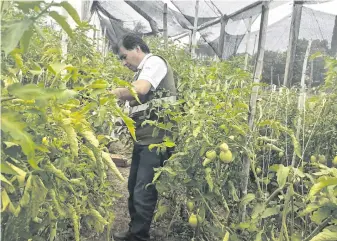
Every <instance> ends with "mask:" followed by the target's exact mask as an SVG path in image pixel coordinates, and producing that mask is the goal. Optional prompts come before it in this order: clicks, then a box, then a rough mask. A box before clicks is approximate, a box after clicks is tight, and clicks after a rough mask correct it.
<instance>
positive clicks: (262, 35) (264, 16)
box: [241, 2, 269, 222]
mask: <svg viewBox="0 0 337 241" xmlns="http://www.w3.org/2000/svg"><path fill="white" fill-rule="evenodd" d="M268 15H269V2H264V3H263V4H262V13H261V24H260V32H259V43H258V50H257V61H256V65H255V68H254V83H255V84H258V83H260V78H261V76H262V71H263V58H264V49H265V43H266V36H267V27H268ZM258 91H259V86H258V85H255V86H254V87H253V88H252V94H251V97H250V103H249V116H248V125H249V129H250V131H253V129H254V118H255V113H256V101H257V97H258ZM250 141H251V140H249V139H247V140H246V143H247V145H248V143H249V142H250ZM242 170H243V180H242V183H241V184H242V186H241V191H242V196H245V195H247V189H248V180H249V170H250V159H249V157H248V155H246V156H245V157H244V160H243V168H242ZM245 218H246V205H244V206H243V207H242V216H241V220H242V221H243V222H244V220H245Z"/></svg>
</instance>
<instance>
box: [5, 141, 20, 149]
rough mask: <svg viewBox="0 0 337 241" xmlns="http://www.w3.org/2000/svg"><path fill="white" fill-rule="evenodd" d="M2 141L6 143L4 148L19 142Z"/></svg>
mask: <svg viewBox="0 0 337 241" xmlns="http://www.w3.org/2000/svg"><path fill="white" fill-rule="evenodd" d="M4 143H5V145H6V148H10V147H12V146H19V144H17V143H14V142H10V141H4Z"/></svg>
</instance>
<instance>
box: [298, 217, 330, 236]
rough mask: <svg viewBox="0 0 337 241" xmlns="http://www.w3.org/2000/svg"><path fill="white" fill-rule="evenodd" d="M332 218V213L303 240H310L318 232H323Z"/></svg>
mask: <svg viewBox="0 0 337 241" xmlns="http://www.w3.org/2000/svg"><path fill="white" fill-rule="evenodd" d="M331 218H332V215H330V216H329V217H327V218H326V219H325V220H324V222H322V223H321V224H320V225H318V226H317V227H316V228H315V229H314V231H312V233H311V234H310V235H309V236H308V237H306V238H305V239H304V240H303V241H309V240H311V239H312V238H313V237H314V236H315V235H316V234H318V233H319V232H321V231H322V230H323V228H325V227H326V226H327V225H328V223H329V222H330V220H331Z"/></svg>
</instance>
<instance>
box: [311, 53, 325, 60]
mask: <svg viewBox="0 0 337 241" xmlns="http://www.w3.org/2000/svg"><path fill="white" fill-rule="evenodd" d="M319 57H323V54H322V53H321V52H316V53H314V54H312V55H311V56H310V58H309V59H310V60H314V59H316V58H319Z"/></svg>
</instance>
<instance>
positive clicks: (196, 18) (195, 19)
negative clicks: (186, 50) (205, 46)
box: [191, 0, 199, 58]
mask: <svg viewBox="0 0 337 241" xmlns="http://www.w3.org/2000/svg"><path fill="white" fill-rule="evenodd" d="M198 14H199V0H196V2H195V14H194V27H193V32H192V38H191V57H192V58H196V54H195V46H196V44H197V41H196V39H197V31H198Z"/></svg>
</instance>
